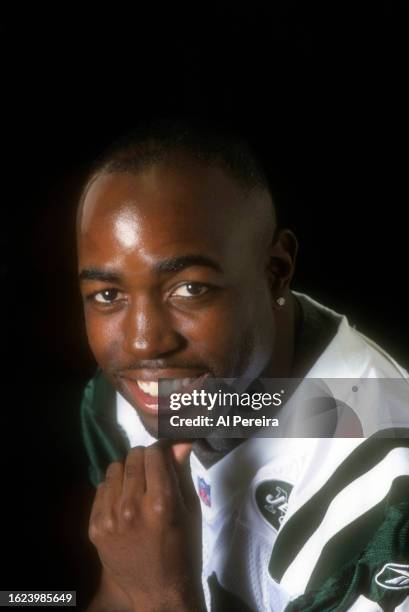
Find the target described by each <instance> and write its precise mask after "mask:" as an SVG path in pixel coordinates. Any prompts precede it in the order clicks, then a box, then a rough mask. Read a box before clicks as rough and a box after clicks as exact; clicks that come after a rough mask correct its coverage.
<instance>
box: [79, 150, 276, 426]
mask: <svg viewBox="0 0 409 612" xmlns="http://www.w3.org/2000/svg"><path fill="white" fill-rule="evenodd" d="M266 197H267V196H266V195H265V194H264V195H263V194H260V192H258V195H255V194H253V195H248V196H246V194H245V193H244V191H243V189H242V187H241V186H240V184H239V183H237V182H236V181H235V180H234V179H233V178H230V177H229V175H227V173H225V172H224V171H223V170H222V169H221V168H218V167H216V166H209V167H207V166H202V165H199V164H195V163H193V162H191V163H190V162H188V161H185V162H184V164H183V165H182V164H174V165H173V166H169V165H168V166H164V165H163V164H156V165H153V166H151V167H149V168H148V169H145V170H143V171H141V172H138V173H137V174H126V173H117V174H108V175H100V176H99V177H98V178H97V179H96V180H95V181H94V182H93V183H92V184H91V186H90V188H89V189H88V191H87V194H86V197H85V200H84V204H83V208H82V212H81V215H80V217H79V223H78V247H79V270H80V275H81V292H82V296H83V300H84V311H85V320H86V328H87V334H88V340H89V344H90V347H91V350H92V352H93V354H94V356H95V358H96V361H97V362H98V365H99V366H100V368H101V369H102V370H103V372H104V373H105V375H106V377H107V378H108V380H109V381H110V382H111V383H112V385H113V386H114V387H115V388H116V389H117V390H118V391H119V392H120V393H121V394H122V395H123V396H124V397H125V399H126V400H128V402H129V403H130V404H132V406H134V408H135V409H136V410H137V411H138V413H139V415H140V417H141V419H142V420H143V422H144V424H145V426H146V427H147V428H148V430H150V431H154V430H155V424H156V419H157V417H156V415H157V402H158V400H157V381H158V380H159V379H161V378H171V379H176V380H175V383H174V385H175V386H174V388H173V391H178V390H179V389H183V387H186V386H187V385H189V384H191V383H192V381H191V380H186V379H195V378H197V377H201V376H209V375H210V376H212V377H216V378H233V377H239V376H240V377H247V378H253V377H256V376H258V375H260V374H261V373H263V372H264V371H265V370H266V368H268V366H269V363H270V360H271V356H272V352H273V345H274V336H275V329H274V318H273V311H272V307H271V295H270V291H269V285H268V281H267V274H266V260H265V249H264V248H261V247H260V232H259V224H260V214H263V210H262V209H265V206H266V202H265V198H266ZM250 198H253V201H251V200H250ZM263 198H264V201H262V200H263ZM259 213H260V214H259Z"/></svg>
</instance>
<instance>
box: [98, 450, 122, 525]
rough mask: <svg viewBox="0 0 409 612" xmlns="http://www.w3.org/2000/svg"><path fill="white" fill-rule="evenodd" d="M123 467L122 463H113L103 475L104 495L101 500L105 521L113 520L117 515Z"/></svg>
mask: <svg viewBox="0 0 409 612" xmlns="http://www.w3.org/2000/svg"><path fill="white" fill-rule="evenodd" d="M123 474H124V466H123V463H122V461H114V462H112V463H110V464H109V466H108V469H107V471H106V474H105V494H104V498H103V509H104V513H105V515H106V519H107V520H108V521H109V519H112V520H113V519H114V518H115V516H117V513H118V505H119V501H120V499H121V494H122V481H123Z"/></svg>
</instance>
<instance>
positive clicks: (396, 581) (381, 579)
mask: <svg viewBox="0 0 409 612" xmlns="http://www.w3.org/2000/svg"><path fill="white" fill-rule="evenodd" d="M375 582H376V584H378V585H379V586H381V587H382V588H383V589H391V590H397V589H409V565H402V564H400V563H385V565H384V566H383V568H382V569H381V571H380V572H378V573H377V574H376V576H375Z"/></svg>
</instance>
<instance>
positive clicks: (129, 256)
mask: <svg viewBox="0 0 409 612" xmlns="http://www.w3.org/2000/svg"><path fill="white" fill-rule="evenodd" d="M77 230H78V253H79V275H80V282H81V292H82V296H83V300H84V312H85V320H86V327H87V334H88V339H89V343H90V347H91V349H92V351H93V353H94V356H95V358H96V361H97V363H98V366H99V370H98V372H97V374H96V376H95V378H94V379H93V380H92V381H91V382H90V384H89V385H88V387H87V389H86V391H85V394H84V401H83V406H82V419H83V431H84V439H85V443H86V446H87V450H88V453H89V456H90V460H91V478H92V481H93V483H94V484H95V485H96V486H97V492H96V497H95V502H94V506H93V510H92V513H91V518H90V530H89V533H90V538H91V540H92V541H93V543H94V544H95V546H96V548H97V550H98V553H99V556H100V559H101V562H102V567H103V572H102V579H101V586H100V589H99V592H98V593H97V595H96V596H95V599H94V601H93V603H92V604H91V608H90V610H112V611H115V612H119V611H120V610H144V611H146V612H148V611H149V610H175V611H176V610H178V611H179V610H180V611H182V610H183V611H185V610H186V611H187V610H189V611H193V610H194V611H196V610H205V609H206V607H207V609H211V610H229V609H232V610H284V609H286V610H347V609H355V610H382V609H383V608H382V606H389V608H387V609H393V607H395V608H396V610H403V609H404V608H403V607H402V606H404V605H406V604H405V601H406V603H407V601H408V600H407V597H408V595H409V579H408V577H409V554H408V548H409V546H408V537H409V536H408V533H409V532H408V529H409V522H408V517H409V501H408V492H409V485H408V482H409V449H408V443H407V440H406V439H404V438H402V439H397V438H396V437H394V436H389V437H384V438H381V439H380V438H375V439H374V438H370V439H369V440H365V439H363V438H348V439H345V438H344V439H328V438H322V439H318V438H302V439H297V438H294V439H289V438H284V439H274V440H270V439H258V438H252V439H249V440H246V441H243V440H234V439H219V440H214V439H212V440H210V439H201V440H197V441H195V442H194V444H193V450H192V452H191V445H190V444H188V443H186V442H182V441H181V442H180V443H173V444H171V443H170V442H166V441H159V442H157V441H156V440H155V436H157V417H158V380H160V379H161V378H168V379H169V378H170V379H174V381H175V382H174V383H173V384H174V385H175V387H174V388H175V389H178V390H183V388H186V387H188V386H189V385H190V384H192V383H193V382H194V381H196V380H197V381H200V380H202V379H203V378H204V377H208V376H210V377H213V378H239V377H241V378H246V379H250V380H254V379H258V378H290V377H299V378H302V377H310V378H311V377H316V378H343V379H350V378H357V379H361V378H365V377H367V378H373V377H380V378H388V379H389V378H394V379H395V378H398V379H401V380H403V381H405V382H404V384H405V385H406V384H407V381H406V378H407V376H408V375H407V372H406V371H405V370H403V369H402V368H400V367H399V366H398V364H396V362H394V360H393V359H392V358H390V357H389V356H388V355H386V354H385V353H384V352H383V351H382V350H381V349H379V347H376V346H375V345H374V344H373V343H371V341H369V340H368V339H366V338H364V337H363V336H362V335H360V334H359V333H358V332H356V331H355V330H353V329H352V328H351V327H350V326H349V324H348V322H347V320H346V318H345V317H342V316H341V315H338V314H337V313H335V312H333V311H332V310H330V309H328V308H325V307H324V306H322V305H320V304H318V303H317V302H315V301H314V300H313V299H311V298H309V297H308V296H305V295H302V294H299V293H296V292H293V291H291V289H290V283H291V279H292V277H293V274H294V268H295V260H296V254H297V241H296V238H295V236H294V234H293V233H292V232H291V231H289V230H287V229H283V228H281V227H280V226H279V225H278V223H277V219H276V213H275V209H274V205H273V201H272V197H271V193H270V189H269V185H268V180H267V178H266V176H265V173H264V172H263V170H262V167H261V165H260V163H259V162H258V161H257V159H256V157H255V156H254V154H253V153H252V152H251V150H250V149H249V148H248V147H247V146H246V144H245V143H243V142H242V141H240V139H238V138H236V137H235V136H234V135H231V134H229V133H227V132H226V133H219V132H217V131H212V130H209V129H207V130H203V129H201V128H200V127H199V128H198V127H189V126H187V127H186V126H184V125H179V124H177V123H176V124H172V123H170V124H166V123H165V124H158V125H157V126H156V127H150V128H148V129H145V130H143V129H142V130H140V131H139V132H136V133H135V134H133V135H132V136H131V137H130V138H129V139H128V140H124V141H122V142H121V143H119V144H118V145H116V146H114V147H113V148H112V149H111V150H110V151H108V152H107V154H106V155H105V156H104V157H103V158H102V159H101V160H99V161H98V162H97V164H96V166H95V168H94V169H93V171H92V172H91V175H90V177H89V180H88V181H87V184H86V186H85V188H84V190H83V193H82V197H81V203H80V207H79V211H78V219H77ZM394 401H395V399H394V397H392V403H393V402H394ZM396 401H398V400H397V399H396ZM405 424H406V423H405V422H404V423H402V422H400V423H399V425H400V426H401V428H404V426H405ZM383 429H385V427H383ZM388 431H389V430H388ZM401 433H402V431H401ZM402 435H405V434H402ZM188 460H190V470H189V469H188V466H189V461H188ZM191 477H192V478H191ZM192 481H193V482H192ZM195 489H196V491H195ZM363 492H364V494H363ZM197 494H198V495H197ZM199 498H200V504H201V523H202V529H200V511H198V507H197V506H198V499H199ZM201 536H202V541H201ZM374 602H375V603H374ZM354 606H355V608H354ZM357 606H358V607H357ZM392 606H393V607H392Z"/></svg>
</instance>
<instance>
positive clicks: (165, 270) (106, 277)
mask: <svg viewBox="0 0 409 612" xmlns="http://www.w3.org/2000/svg"><path fill="white" fill-rule="evenodd" d="M192 266H202V267H207V268H211V269H212V270H216V271H217V272H223V270H222V268H221V266H220V265H219V264H218V263H217V261H214V260H213V259H211V257H207V256H206V255H181V256H179V257H169V258H168V259H164V260H163V261H159V262H158V263H156V264H154V266H153V269H154V271H155V272H157V273H158V274H170V273H172V272H180V271H182V270H185V269H186V268H191V267H192ZM79 280H82V281H102V282H105V283H119V282H120V281H121V275H120V274H118V273H117V272H109V271H107V270H102V269H100V268H84V269H83V270H81V272H80V273H79Z"/></svg>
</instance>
